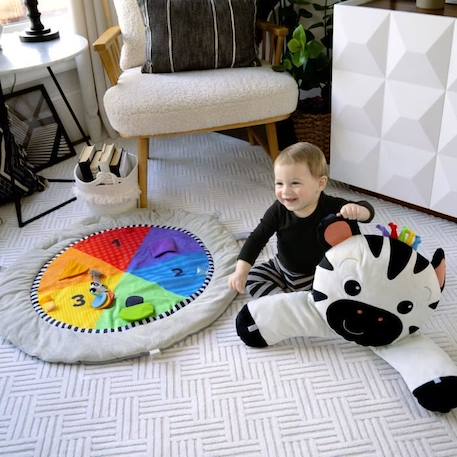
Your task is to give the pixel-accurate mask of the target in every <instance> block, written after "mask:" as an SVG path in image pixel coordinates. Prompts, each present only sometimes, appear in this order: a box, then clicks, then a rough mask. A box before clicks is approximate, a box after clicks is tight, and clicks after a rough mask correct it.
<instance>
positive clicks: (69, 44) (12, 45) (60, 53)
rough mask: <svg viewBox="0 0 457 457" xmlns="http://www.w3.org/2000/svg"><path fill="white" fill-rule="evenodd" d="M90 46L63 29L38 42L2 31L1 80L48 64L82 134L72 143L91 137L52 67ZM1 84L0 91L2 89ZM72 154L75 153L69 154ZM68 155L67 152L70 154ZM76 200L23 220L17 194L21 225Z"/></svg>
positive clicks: (52, 76) (61, 180)
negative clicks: (56, 35) (22, 39)
mask: <svg viewBox="0 0 457 457" xmlns="http://www.w3.org/2000/svg"><path fill="white" fill-rule="evenodd" d="M87 48H88V43H87V40H86V39H85V38H83V37H82V36H79V35H76V34H74V33H68V32H63V33H61V36H60V38H58V39H55V40H51V41H45V42H39V43H26V42H22V41H20V39H19V35H18V34H13V33H11V34H3V35H2V50H1V51H0V82H1V78H2V76H11V75H13V74H14V75H15V74H17V73H21V72H27V71H31V70H35V69H39V68H46V69H47V71H48V73H49V75H50V76H51V78H52V80H53V82H54V84H55V86H56V88H57V90H58V91H59V94H60V96H61V97H62V100H63V101H64V103H65V106H66V107H67V109H68V111H69V113H70V114H71V117H72V119H73V121H74V122H75V124H76V126H77V128H78V130H79V132H80V133H81V135H82V137H81V138H80V139H79V140H77V141H74V142H72V143H71V145H75V144H79V143H81V142H86V144H88V145H89V144H90V142H89V137H88V136H87V135H86V133H85V132H84V130H83V128H82V126H81V124H80V122H79V120H78V118H77V117H76V114H75V112H74V110H73V108H72V107H71V105H70V103H69V101H68V99H67V97H66V96H65V93H64V91H63V90H62V87H61V86H60V84H59V82H58V80H57V78H56V76H55V74H54V72H53V71H52V69H51V66H52V65H55V64H58V63H60V62H64V61H67V60H70V59H73V58H75V57H76V56H78V55H79V54H81V53H82V52H84V51H85V50H86V49H87ZM1 90H2V89H1V84H0V91H1ZM3 99H4V97H3V93H2V94H1V97H0V100H2V101H3ZM70 155H72V156H73V155H74V153H73V154H70ZM67 157H68V156H67ZM48 181H49V182H73V179H48ZM75 200H76V197H73V198H71V199H69V200H67V201H65V202H63V203H61V204H59V205H57V206H55V207H53V208H50V209H49V210H46V211H44V212H43V213H41V214H38V215H36V216H33V217H32V218H30V219H28V220H26V221H23V219H22V210H21V197H20V196H18V197H16V198H15V206H16V215H17V219H18V224H19V227H23V226H24V225H26V224H28V223H30V222H33V221H35V220H36V219H38V218H40V217H43V216H45V215H47V214H49V213H50V212H52V211H55V210H57V209H59V208H61V207H62V206H64V205H66V204H68V203H71V202H73V201H75Z"/></svg>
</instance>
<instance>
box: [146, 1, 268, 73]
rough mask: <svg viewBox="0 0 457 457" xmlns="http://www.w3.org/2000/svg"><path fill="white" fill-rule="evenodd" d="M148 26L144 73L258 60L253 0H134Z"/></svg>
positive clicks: (252, 63) (243, 64) (244, 64)
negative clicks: (136, 0)
mask: <svg viewBox="0 0 457 457" xmlns="http://www.w3.org/2000/svg"><path fill="white" fill-rule="evenodd" d="M138 4H139V6H140V9H141V12H142V14H143V19H144V23H145V28H146V61H145V63H144V65H143V68H142V72H143V73H172V72H178V71H186V70H205V69H215V68H230V67H250V66H257V65H260V62H259V60H258V59H257V57H256V45H255V17H256V5H255V0H138Z"/></svg>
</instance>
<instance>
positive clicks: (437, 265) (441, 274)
mask: <svg viewBox="0 0 457 457" xmlns="http://www.w3.org/2000/svg"><path fill="white" fill-rule="evenodd" d="M432 266H433V268H434V269H435V273H436V277H437V278H438V283H439V285H440V289H441V291H443V289H444V283H445V282H446V258H445V256H444V251H443V250H442V249H441V248H438V249H437V250H436V251H435V254H433V258H432Z"/></svg>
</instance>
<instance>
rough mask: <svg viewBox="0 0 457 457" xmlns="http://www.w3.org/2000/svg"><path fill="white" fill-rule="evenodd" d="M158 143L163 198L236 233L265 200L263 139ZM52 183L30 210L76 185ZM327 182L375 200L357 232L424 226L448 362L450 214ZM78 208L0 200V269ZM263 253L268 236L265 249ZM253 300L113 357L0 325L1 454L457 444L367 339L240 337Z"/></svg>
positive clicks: (442, 447) (58, 170)
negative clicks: (274, 342) (72, 356)
mask: <svg viewBox="0 0 457 457" xmlns="http://www.w3.org/2000/svg"><path fill="white" fill-rule="evenodd" d="M129 149H130V150H133V147H131V144H129ZM151 154H152V155H153V157H154V159H153V160H151V161H150V163H149V173H150V189H149V192H150V201H151V202H153V204H154V205H155V206H156V207H165V208H184V209H186V210H188V211H191V212H196V213H211V214H217V215H218V216H219V217H220V220H221V221H222V223H224V224H225V225H226V226H227V227H228V228H229V229H230V230H231V231H232V232H233V233H234V234H238V233H242V232H245V231H248V230H250V229H252V228H253V227H254V226H255V225H256V223H257V222H258V219H259V218H260V217H261V216H262V215H263V212H264V210H265V209H266V207H267V206H268V205H269V204H270V203H271V202H272V199H273V191H272V189H273V186H272V170H271V163H270V162H269V159H268V157H267V156H266V155H265V153H264V152H263V150H262V149H261V148H260V147H253V146H250V145H248V144H247V143H245V142H243V141H241V140H237V139H234V138H230V137H226V136H222V135H219V134H210V135H202V136H193V137H181V138H176V139H171V140H167V141H160V142H158V141H157V142H153V143H152V145H151ZM73 166H74V161H73V160H67V161H65V162H63V163H62V164H60V165H58V166H56V167H54V169H53V170H50V169H48V170H45V171H44V172H43V174H44V175H46V176H52V175H54V176H58V177H71V176H72V169H73ZM52 186H53V187H51V189H50V190H48V191H46V193H44V194H37V195H35V196H33V197H30V198H28V199H27V200H28V201H29V202H27V203H25V204H24V206H25V211H24V212H25V217H28V216H30V215H31V214H32V212H33V211H44V210H45V209H46V208H48V207H49V206H51V205H53V204H57V203H59V202H60V201H62V200H64V199H66V198H68V197H69V196H71V190H70V189H71V184H52ZM328 191H329V193H331V194H335V195H341V196H344V197H347V198H354V199H359V198H364V199H366V200H368V201H370V202H371V203H372V204H373V205H374V207H375V208H376V217H375V219H374V220H373V222H372V223H370V224H368V226H364V227H363V230H364V232H366V233H369V232H371V233H378V232H377V230H376V229H375V225H376V224H378V223H379V224H386V223H387V222H389V221H395V222H396V223H397V224H399V225H400V226H403V225H407V226H409V227H411V228H412V229H414V230H416V231H417V232H418V233H419V234H420V235H421V236H422V239H423V244H422V246H421V251H422V252H423V253H424V254H425V255H426V256H427V257H429V258H430V256H431V255H432V254H433V252H434V250H435V249H436V247H439V246H441V247H442V248H443V249H444V250H445V252H446V256H447V265H448V275H447V283H446V289H445V292H444V295H443V298H442V301H441V302H440V305H439V306H438V309H437V311H436V312H435V319H434V321H433V322H431V323H430V325H428V327H427V329H426V333H427V334H428V335H429V336H431V337H432V338H433V339H434V340H435V341H436V342H437V343H438V344H440V345H441V347H443V348H444V349H445V350H446V351H447V352H448V354H450V356H451V357H452V358H453V360H454V361H455V362H456V363H457V225H456V224H455V223H452V222H449V221H445V220H443V219H439V218H435V217H432V216H428V215H425V214H422V213H419V212H417V211H414V210H411V209H407V208H404V207H401V206H399V205H395V204H392V203H389V202H385V201H382V200H379V199H376V198H373V197H369V196H364V195H361V194H357V193H355V192H353V191H351V190H349V189H347V188H346V187H344V186H342V185H340V184H335V183H332V184H331V185H330V187H329V189H328ZM32 205H33V206H32ZM87 215H88V213H87V210H86V208H85V207H84V204H83V203H82V202H80V201H77V202H74V203H72V204H70V205H68V206H66V207H64V208H62V209H60V210H58V211H57V212H54V213H51V214H50V215H48V216H46V217H45V218H42V219H40V220H38V221H36V222H34V223H32V224H30V225H28V226H26V227H24V228H22V229H19V228H18V227H17V222H16V218H15V213H14V208H13V205H6V206H3V207H0V217H1V218H2V219H3V221H4V223H3V225H0V265H1V268H2V269H5V268H8V266H10V265H13V264H14V262H15V260H16V259H18V258H20V257H23V256H27V251H28V250H29V249H30V248H32V247H33V246H35V245H36V244H37V243H38V242H39V241H40V240H41V239H42V238H43V237H46V236H47V235H51V234H52V233H53V232H54V231H55V230H59V229H61V228H63V227H69V226H70V225H71V224H73V223H74V222H77V221H80V220H81V219H82V218H84V217H85V216H87ZM272 254H273V242H271V243H270V245H269V246H268V247H267V249H265V251H264V257H267V256H270V255H272ZM2 269H0V274H1V271H2ZM246 301H247V300H246V297H245V296H239V297H238V298H237V299H236V300H235V301H234V302H233V303H232V304H231V305H230V307H229V308H228V310H227V311H226V312H225V313H224V314H223V315H222V316H221V317H220V318H219V319H218V320H217V321H216V322H215V323H214V324H213V325H211V326H210V327H209V328H206V329H205V330H203V331H201V332H199V333H197V334H195V335H192V336H190V337H188V338H186V339H185V340H183V341H182V342H181V343H179V344H177V345H176V346H174V347H172V348H170V349H168V350H165V351H164V352H163V353H162V354H160V355H159V356H157V357H155V358H152V357H142V358H139V359H134V360H128V361H124V362H119V363H116V364H111V365H63V364H49V363H45V362H42V361H40V360H37V359H33V358H31V357H29V356H27V355H26V354H24V353H22V352H20V351H19V350H18V349H16V348H15V347H14V346H12V345H10V344H9V343H8V342H7V341H5V340H2V339H1V338H0V455H4V456H37V457H38V456H58V457H62V456H65V457H66V456H81V457H88V456H90V457H92V456H129V457H133V456H148V457H152V456H153V457H166V456H183V457H197V456H198V457H213V456H221V457H222V456H243V457H245V456H246V457H247V456H269V457H282V456H287V457H289V456H296V457H302V456H318V457H343V456H347V457H355V456H360V457H368V456H370V457H371V456H389V457H390V456H395V457H400V456H405V457H414V456H421V457H432V456H436V457H456V456H457V411H456V410H454V411H453V412H452V413H450V414H447V415H440V414H433V413H430V412H428V411H426V410H424V409H422V408H421V407H420V406H419V405H418V404H417V403H416V401H415V400H414V398H413V397H412V396H411V394H410V393H409V391H408V390H407V388H406V386H405V385H404V383H403V381H402V379H401V378H400V376H399V375H398V374H397V373H396V372H395V371H394V370H393V369H392V368H391V367H390V366H388V365H387V364H386V363H384V362H383V361H382V360H381V359H379V358H377V357H376V356H375V355H374V354H373V353H372V352H371V351H370V350H368V349H364V348H362V347H358V346H356V345H354V344H351V343H348V342H344V341H343V340H342V339H340V338H334V339H326V340H322V339H317V338H312V339H304V338H297V339H293V340H289V341H285V342H283V343H281V344H279V345H278V346H276V347H271V348H268V349H264V350H255V349H251V348H247V347H245V346H244V344H243V343H242V342H241V341H240V340H239V339H238V337H237V335H236V332H235V328H234V319H235V316H236V314H237V312H238V311H239V309H240V308H241V306H242V305H243V304H244V303H245V302H246ZM11 305H12V306H14V303H12V304H11Z"/></svg>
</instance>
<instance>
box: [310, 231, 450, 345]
mask: <svg viewBox="0 0 457 457" xmlns="http://www.w3.org/2000/svg"><path fill="white" fill-rule="evenodd" d="M440 295H441V289H440V284H439V281H438V278H437V274H436V272H435V269H434V268H433V266H432V265H431V264H430V263H429V262H428V261H427V260H426V259H425V258H424V257H423V256H421V255H420V254H418V253H417V252H416V251H415V250H413V249H412V248H411V247H409V246H408V245H407V244H405V243H403V242H401V241H398V240H391V239H389V238H385V237H382V236H379V235H366V236H365V235H356V236H351V237H350V238H348V239H346V240H345V241H343V242H341V243H339V244H337V245H335V246H334V247H332V248H331V249H330V250H329V251H327V253H326V255H325V257H324V258H323V260H322V261H321V263H320V264H319V266H318V267H317V268H316V274H315V277H314V283H313V297H314V301H315V304H316V308H317V309H318V310H319V312H320V314H321V315H322V317H323V318H324V319H325V320H326V321H327V322H328V324H329V325H330V327H331V328H332V329H333V330H335V332H337V333H338V334H340V335H341V336H342V337H343V338H345V339H347V340H349V341H354V342H356V343H358V344H361V345H363V346H382V345H385V344H390V343H393V342H394V341H397V340H399V339H401V338H404V337H405V336H407V335H409V334H411V333H414V332H415V331H416V330H418V329H419V328H420V327H421V325H422V324H423V323H424V322H426V321H427V320H428V319H429V317H430V315H431V313H432V311H433V310H434V309H435V308H436V306H437V304H438V301H439V298H440Z"/></svg>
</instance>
